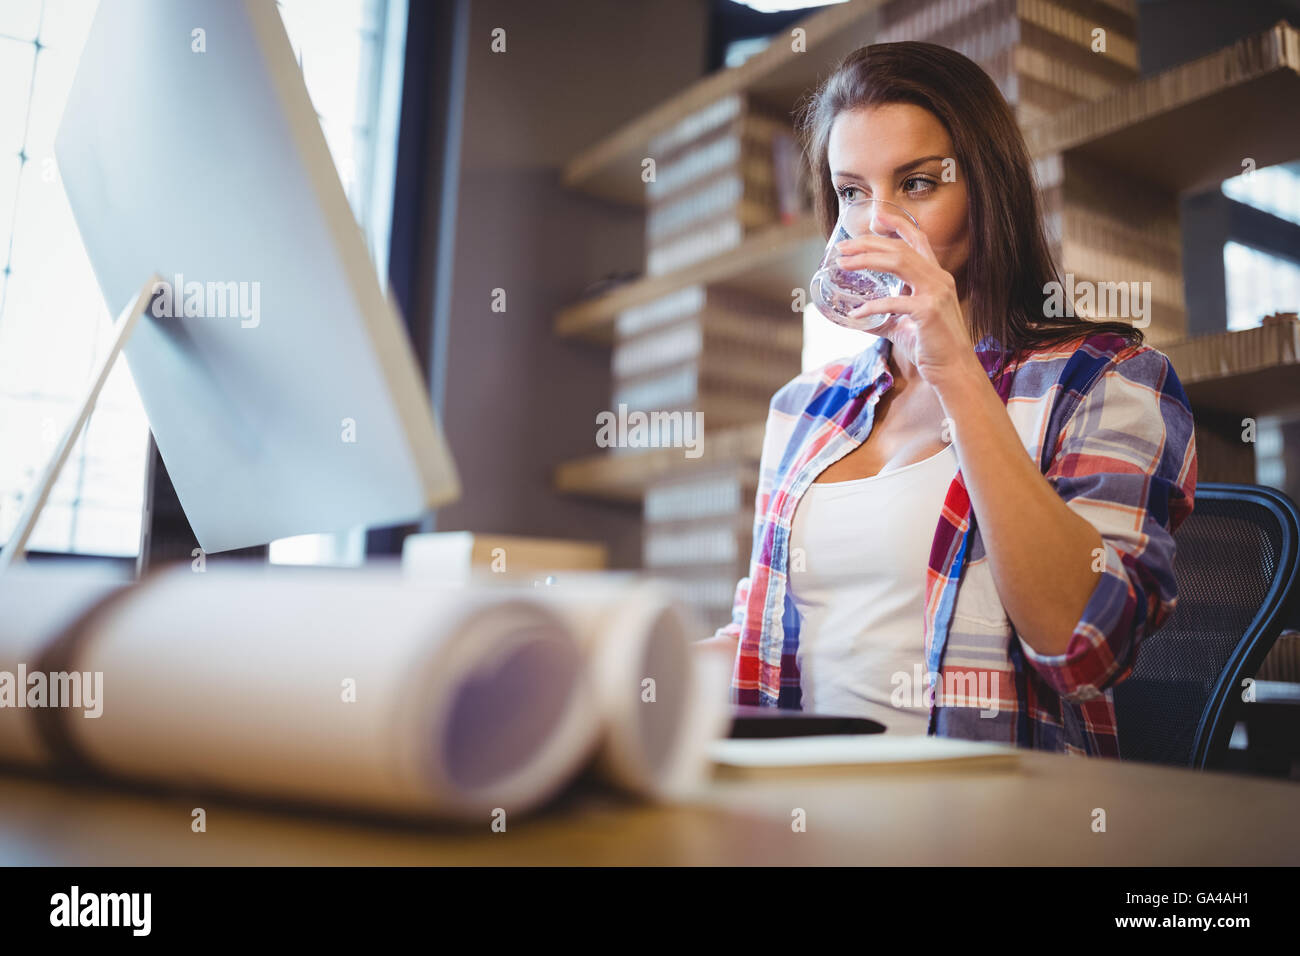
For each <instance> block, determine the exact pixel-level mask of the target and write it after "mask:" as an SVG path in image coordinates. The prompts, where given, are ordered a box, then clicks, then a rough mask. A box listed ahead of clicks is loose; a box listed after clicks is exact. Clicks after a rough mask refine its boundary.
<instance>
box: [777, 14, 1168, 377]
mask: <svg viewBox="0 0 1300 956" xmlns="http://www.w3.org/2000/svg"><path fill="white" fill-rule="evenodd" d="M885 103H913V104H915V105H917V106H920V107H923V108H924V109H927V110H929V111H930V112H931V113H933V114H934V115H935V116H936V117H937V118H938V120H939V121H940V122H941V123H943V125H944V126H945V128H946V129H947V130H948V135H949V136H950V137H951V139H952V143H953V150H954V151H955V152H956V157H955V158H956V160H957V167H958V170H959V173H958V174H959V175H961V176H965V177H966V194H967V197H968V202H967V227H968V231H969V234H970V237H971V242H970V256H969V259H968V261H967V264H966V281H967V284H968V285H969V294H970V316H969V320H970V326H971V336H972V338H973V340H974V341H976V342H979V341H981V340H982V339H984V338H986V337H990V336H991V337H992V338H993V339H995V340H996V342H997V343H998V344H999V345H1000V346H1001V348H1002V349H1003V350H1005V351H1006V352H1008V353H1016V352H1023V351H1027V350H1033V349H1038V348H1045V347H1049V346H1052V345H1059V344H1061V343H1062V342H1065V341H1068V340H1070V339H1075V338H1078V337H1079V336H1081V335H1085V334H1088V333H1093V332H1114V333H1116V334H1119V335H1121V336H1123V337H1124V338H1125V339H1127V340H1128V341H1129V342H1130V343H1134V344H1136V343H1138V342H1141V341H1142V332H1141V330H1140V329H1137V328H1135V327H1134V326H1132V325H1129V324H1127V323H1124V322H1115V321H1109V322H1101V321H1094V320H1091V319H1085V318H1082V317H1079V316H1070V315H1063V316H1047V315H1045V314H1044V312H1045V310H1044V308H1043V301H1044V295H1045V292H1044V287H1045V286H1046V285H1047V283H1049V282H1053V281H1055V282H1059V281H1060V274H1059V272H1058V270H1057V267H1056V264H1055V262H1054V261H1053V259H1052V253H1051V250H1050V248H1049V247H1048V244H1047V239H1046V237H1045V236H1044V234H1043V220H1042V214H1041V212H1040V208H1039V199H1038V191H1037V189H1036V188H1035V185H1034V178H1033V166H1032V164H1031V162H1030V158H1029V150H1028V148H1027V147H1026V146H1025V140H1024V136H1023V135H1022V134H1021V132H1020V127H1019V126H1018V125H1017V123H1016V119H1015V115H1014V114H1013V113H1012V111H1011V107H1010V106H1009V105H1008V104H1007V101H1006V100H1005V99H1003V97H1002V93H1001V91H1000V90H999V89H998V88H997V85H996V84H994V82H993V80H992V79H991V78H990V77H989V75H988V74H987V73H985V72H984V71H983V70H982V69H980V67H979V65H978V64H976V63H975V62H974V61H973V60H970V59H969V58H967V57H965V56H963V55H962V54H960V53H958V52H957V51H956V50H950V49H948V48H947V47H944V46H939V45H937V44H934V43H921V42H916V41H911V40H908V41H903V42H898V43H875V44H872V45H870V46H864V47H859V48H858V49H856V50H854V51H853V52H852V53H849V54H848V55H847V56H845V57H844V59H842V60H841V61H840V62H839V63H838V64H837V65H836V67H835V70H834V72H832V73H831V75H830V76H829V77H828V78H827V80H826V81H825V82H824V83H823V84H822V85H821V86H820V87H819V88H818V89H817V91H816V92H815V93H814V94H813V95H812V96H811V97H810V98H809V99H808V100H807V101H806V102H805V103H804V104H803V105H802V106H801V107H800V110H799V115H798V126H799V132H800V134H801V136H802V138H803V147H804V153H805V156H806V157H807V159H808V162H809V169H810V171H811V173H812V187H813V204H814V207H815V210H816V213H817V220H818V224H819V225H820V226H821V228H822V231H823V232H824V233H825V235H826V236H827V237H828V238H829V237H830V234H831V231H832V230H833V229H834V228H835V222H836V219H837V218H838V215H839V197H838V195H837V194H836V192H835V186H834V184H833V183H832V181H831V174H830V169H829V165H828V162H829V161H828V158H827V148H828V145H829V141H830V135H831V125H832V124H833V123H834V122H835V118H836V117H837V116H838V115H839V114H840V112H841V111H843V110H856V109H861V108H864V107H871V106H879V105H883V104H885ZM959 291H961V290H959Z"/></svg>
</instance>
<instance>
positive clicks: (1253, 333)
mask: <svg viewBox="0 0 1300 956" xmlns="http://www.w3.org/2000/svg"><path fill="white" fill-rule="evenodd" d="M1161 351H1163V352H1164V353H1165V355H1167V356H1168V357H1169V361H1170V362H1171V363H1172V364H1173V366H1174V371H1176V372H1177V373H1178V378H1179V380H1180V381H1181V382H1182V383H1183V388H1184V390H1186V392H1187V397H1188V398H1189V399H1190V400H1191V402H1192V407H1193V410H1194V411H1196V412H1199V413H1207V412H1208V413H1216V412H1217V413H1220V414H1223V415H1231V416H1234V417H1237V416H1241V417H1257V416H1260V415H1281V414H1288V413H1292V412H1296V411H1300V322H1295V321H1291V322H1275V323H1274V322H1270V323H1268V324H1265V325H1261V326H1259V327H1258V328H1253V329H1242V330H1240V331H1236V332H1221V333H1219V334H1217V335H1201V336H1197V337H1196V338H1192V339H1187V340H1185V341H1183V342H1178V343H1175V344H1173V345H1167V346H1161Z"/></svg>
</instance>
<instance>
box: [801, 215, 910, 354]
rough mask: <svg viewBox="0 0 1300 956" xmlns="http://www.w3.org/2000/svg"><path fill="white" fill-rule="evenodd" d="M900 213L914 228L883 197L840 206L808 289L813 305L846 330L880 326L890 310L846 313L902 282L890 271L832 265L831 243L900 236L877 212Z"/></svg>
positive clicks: (835, 254) (835, 253)
mask: <svg viewBox="0 0 1300 956" xmlns="http://www.w3.org/2000/svg"><path fill="white" fill-rule="evenodd" d="M882 211H884V212H887V213H893V214H894V215H895V216H904V217H906V218H907V220H908V221H909V222H911V223H912V225H913V226H916V227H917V228H918V229H919V228H920V226H919V225H918V224H917V221H916V219H915V218H914V217H913V216H912V214H911V213H909V212H908V211H907V210H906V209H904V208H903V207H902V206H900V205H898V203H894V202H890V201H889V200H887V199H859V200H857V201H856V202H851V203H846V204H845V205H844V206H843V207H841V209H840V215H839V219H838V221H837V222H836V223H835V229H834V231H833V232H832V233H831V238H830V241H829V242H827V243H826V251H825V252H824V253H823V254H822V262H821V266H820V267H819V268H818V269H817V272H816V273H815V274H814V275H813V278H812V283H811V284H810V285H809V291H810V292H811V293H812V300H813V304H814V305H816V306H817V308H818V310H819V311H820V312H821V313H822V315H824V316H826V318H828V319H830V321H832V322H834V323H835V324H836V325H842V326H844V327H845V328H848V329H857V330H858V331H861V332H869V331H870V330H871V329H874V328H876V327H877V326H879V325H881V324H882V323H883V322H884V321H885V320H886V319H888V318H889V317H890V316H891V315H893V314H894V313H892V312H890V313H877V314H876V315H864V316H860V317H858V318H850V317H849V313H850V312H852V311H853V310H854V309H856V308H858V307H859V306H861V305H865V304H866V303H867V302H870V301H872V300H873V299H884V298H888V297H890V296H895V295H899V294H901V293H902V291H903V286H904V285H906V283H905V282H904V281H903V280H902V279H901V278H899V277H898V276H896V275H894V274H893V273H892V272H877V271H875V270H873V269H841V268H840V267H839V266H838V265H837V264H836V259H838V258H839V252H838V251H837V250H836V248H835V244H836V243H838V242H843V241H844V240H845V239H856V238H857V237H859V236H867V235H873V236H886V237H890V238H902V237H901V236H899V235H898V232H897V231H896V230H894V229H893V228H892V227H890V226H889V225H888V224H887V223H886V222H885V221H884V220H883V219H881V218H880V216H879V213H880V212H882Z"/></svg>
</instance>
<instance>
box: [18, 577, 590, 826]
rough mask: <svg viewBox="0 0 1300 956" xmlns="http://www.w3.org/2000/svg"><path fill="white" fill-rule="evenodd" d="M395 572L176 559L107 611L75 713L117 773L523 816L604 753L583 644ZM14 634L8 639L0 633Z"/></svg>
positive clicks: (85, 741) (360, 803)
mask: <svg viewBox="0 0 1300 956" xmlns="http://www.w3.org/2000/svg"><path fill="white" fill-rule="evenodd" d="M502 598H503V596H502V595H500V594H498V593H496V592H492V593H486V592H483V591H476V590H474V589H462V590H461V591H459V592H449V591H446V590H445V589H431V588H424V587H420V586H418V585H417V584H413V583H412V582H410V581H406V580H403V579H402V577H401V575H400V573H398V572H397V571H396V570H393V571H382V572H381V571H331V570H324V569H293V570H291V569H285V568H265V567H251V568H232V567H224V568H222V567H217V566H211V565H210V566H209V568H208V570H207V571H205V572H203V573H195V572H193V571H192V570H191V569H190V567H189V566H188V565H183V566H180V567H178V568H176V569H174V570H169V571H166V572H163V573H160V574H159V575H157V576H155V577H153V578H148V579H146V580H145V581H143V582H141V583H140V584H139V585H137V586H136V589H135V593H134V594H133V595H132V596H131V597H130V599H129V600H124V601H122V602H120V603H119V604H117V605H115V606H113V607H111V608H110V609H109V610H108V611H106V612H105V613H104V615H103V617H102V620H101V621H100V622H99V624H98V625H97V627H96V629H95V632H94V635H93V639H92V640H90V641H88V643H87V645H86V647H85V649H84V651H83V653H82V654H81V655H80V656H79V658H78V661H77V667H78V669H79V670H82V671H87V672H101V673H102V674H103V682H104V684H103V686H104V703H103V714H102V716H100V717H98V718H94V719H82V718H80V717H69V719H68V720H67V727H68V728H69V730H70V733H71V739H72V740H73V742H74V743H75V744H76V746H77V747H78V749H79V750H81V751H82V752H83V753H84V755H85V756H86V757H87V758H89V759H90V760H91V761H92V762H93V763H94V764H96V765H98V766H99V767H101V768H103V769H105V770H108V771H110V772H112V773H115V774H120V775H123V776H129V777H138V778H153V779H160V780H166V781H169V782H173V783H179V784H183V785H186V786H195V787H199V788H204V789H218V790H225V791H233V792H241V793H249V794H261V795H267V796H273V797H280V798H288V799H293V800H308V801H316V802H325V803H330V804H336V805H339V806H345V807H354V808H363V809H375V810H384V811H393V812H398V813H403V814H413V815H418V816H429V817H441V818H452V819H481V820H482V821H484V822H485V823H486V822H487V821H488V819H489V814H490V813H491V812H492V811H493V810H495V809H497V808H501V809H503V810H505V811H506V812H507V814H509V813H521V812H526V811H527V810H529V809H531V808H533V807H534V806H536V805H537V804H538V803H540V802H542V801H544V800H545V799H547V798H548V797H550V796H551V795H552V794H554V793H555V792H556V791H557V790H559V789H560V788H561V787H562V786H563V785H564V784H565V783H566V782H567V781H568V780H569V779H570V778H571V777H572V776H574V774H575V773H576V772H577V770H578V769H579V768H580V766H581V765H582V764H583V763H584V762H585V761H586V760H587V759H589V756H590V754H591V752H592V749H593V747H594V745H595V736H596V723H597V720H596V713H595V708H594V701H593V699H592V695H591V694H590V692H589V691H588V690H587V683H586V681H585V679H584V661H583V656H582V649H581V647H580V646H579V644H578V642H577V641H576V640H575V638H574V636H573V635H572V633H571V631H570V629H569V627H568V626H567V624H566V623H565V622H564V621H563V620H562V619H561V618H560V617H559V616H557V615H556V614H554V613H553V612H552V611H550V610H548V609H546V608H545V607H543V606H542V605H541V604H539V603H538V602H535V601H531V600H528V599H527V597H526V596H523V595H518V596H513V597H511V599H509V600H503V599H502ZM0 643H3V641H0Z"/></svg>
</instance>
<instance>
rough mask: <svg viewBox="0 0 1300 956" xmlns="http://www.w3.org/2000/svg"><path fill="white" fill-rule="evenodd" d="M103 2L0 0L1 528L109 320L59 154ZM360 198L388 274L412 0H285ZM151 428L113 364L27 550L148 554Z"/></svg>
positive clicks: (288, 555) (332, 140) (353, 547)
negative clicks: (143, 542)
mask: <svg viewBox="0 0 1300 956" xmlns="http://www.w3.org/2000/svg"><path fill="white" fill-rule="evenodd" d="M97 6H98V3H97V0H4V2H3V3H0V449H3V453H2V454H0V540H3V539H4V538H7V537H8V536H9V534H10V533H12V530H13V528H14V526H15V524H16V523H17V519H18V515H19V514H20V512H21V510H22V504H23V496H24V495H25V494H26V493H27V491H28V490H29V489H30V488H31V486H32V485H33V484H34V483H35V482H36V480H37V478H38V476H39V473H40V471H41V469H42V468H43V467H44V464H45V462H46V460H47V459H48V457H49V455H50V454H51V453H52V452H53V450H54V448H55V446H56V444H57V442H58V440H59V438H60V437H61V435H62V433H63V431H64V429H65V428H66V426H67V424H68V422H69V420H70V418H71V415H72V413H73V408H74V405H75V404H76V402H77V401H78V400H79V399H80V398H81V397H82V394H83V393H84V390H85V388H86V386H87V384H88V377H89V373H90V370H91V368H92V366H93V362H94V357H95V356H96V355H97V354H98V352H99V350H101V349H103V348H104V347H106V345H107V337H108V332H109V330H110V328H111V325H112V321H113V319H114V316H110V315H109V314H108V310H107V308H106V306H105V304H104V302H103V299H102V298H101V297H100V294H99V287H98V285H97V284H96V282H95V278H94V274H93V272H92V270H91V267H90V262H89V260H88V259H87V257H86V253H85V250H84V249H83V248H82V245H81V241H80V238H79V235H78V232H77V229H76V225H75V223H74V222H73V219H72V213H71V210H70V208H69V207H68V203H67V198H66V195H65V194H64V191H63V188H62V184H61V183H60V181H59V177H58V169H57V167H56V165H55V161H54V135H55V131H56V130H57V128H58V123H59V118H60V117H61V115H62V112H63V105H64V101H65V100H66V97H67V93H68V90H69V88H70V87H71V84H72V80H73V77H74V74H75V71H76V64H77V58H78V55H79V53H80V50H81V48H82V46H84V44H85V40H86V36H87V34H88V33H89V30H90V26H91V22H92V20H93V18H94V14H95V10H96V8H97ZM278 6H279V8H280V11H281V16H282V17H283V18H284V21H285V28H286V31H287V32H288V34H289V37H290V41H291V42H292V44H293V47H294V50H295V52H296V53H297V54H298V57H299V62H300V64H301V65H302V67H303V73H304V77H305V80H306V83H307V89H308V92H309V93H310V94H311V97H312V102H313V104H314V105H315V107H316V110H317V113H318V115H319V116H320V119H321V126H322V129H323V131H324V133H325V138H326V141H327V142H328V143H329V147H330V151H331V153H332V155H333V157H334V160H335V163H336V165H337V166H338V168H339V173H340V179H341V180H342V181H343V184H344V187H345V189H346V191H347V194H348V198H349V201H350V202H351V204H352V207H353V210H354V211H355V213H356V215H357V218H358V221H359V222H360V223H361V225H362V228H363V230H364V232H365V233H366V236H367V239H368V241H369V245H370V250H371V254H372V257H373V258H374V260H375V262H376V264H377V267H378V270H379V273H380V275H386V273H387V260H388V250H387V241H388V230H389V221H390V219H391V213H392V180H393V171H394V168H395V153H396V129H397V114H398V110H399V108H400V90H401V70H402V57H403V51H404V46H405V23H406V0H283V2H281V3H279V4H278ZM147 439H148V425H147V421H146V419H145V415H144V411H143V409H142V407H141V405H140V401H139V398H138V396H137V395H136V392H135V388H134V385H133V384H132V382H131V377H130V372H129V370H128V368H127V366H126V363H125V362H119V363H117V365H116V367H115V368H114V370H113V372H112V374H111V375H110V377H109V379H108V381H107V382H106V383H105V386H104V390H103V392H102V393H101V395H100V398H99V401H98V403H97V404H96V406H95V411H94V414H93V415H92V416H91V419H90V421H89V422H88V424H87V426H86V429H85V431H84V433H83V435H82V437H81V439H80V441H79V442H78V444H77V445H76V446H75V447H74V449H73V452H72V455H71V456H70V458H69V460H68V463H67V464H66V465H65V466H64V469H63V472H62V474H61V475H60V478H59V481H58V483H57V484H56V485H55V487H54V490H53V492H52V493H51V496H50V500H49V502H48V503H47V504H46V507H45V509H44V511H43V512H42V515H41V520H40V522H39V524H38V525H37V527H36V529H35V531H34V533H33V536H32V540H31V542H30V543H29V547H30V548H31V550H34V551H56V552H73V553H85V554H100V555H112V556H130V555H134V554H136V553H137V551H138V547H139V535H140V519H141V506H142V504H143V492H144V466H145V454H146V451H147V448H148V441H147ZM363 541H364V535H363V534H362V533H361V532H360V530H358V531H357V532H356V533H354V534H352V535H344V536H334V535H329V536H309V537H307V538H304V539H297V538H295V539H290V540H288V541H286V542H277V543H276V545H275V546H274V547H273V555H272V557H273V560H276V559H278V560H286V561H341V562H343V563H354V562H355V561H356V560H359V555H360V550H359V549H360V547H361V545H362V543H363Z"/></svg>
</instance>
